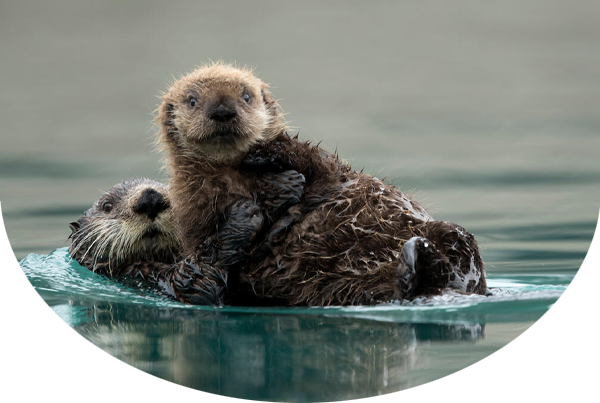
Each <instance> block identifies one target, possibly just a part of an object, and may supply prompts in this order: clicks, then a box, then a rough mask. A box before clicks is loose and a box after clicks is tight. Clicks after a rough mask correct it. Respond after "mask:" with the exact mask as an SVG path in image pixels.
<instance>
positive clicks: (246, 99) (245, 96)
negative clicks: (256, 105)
mask: <svg viewBox="0 0 600 403" xmlns="http://www.w3.org/2000/svg"><path fill="white" fill-rule="evenodd" d="M242 98H243V99H244V101H246V103H247V104H249V103H250V95H248V94H244V96H243V97H242Z"/></svg>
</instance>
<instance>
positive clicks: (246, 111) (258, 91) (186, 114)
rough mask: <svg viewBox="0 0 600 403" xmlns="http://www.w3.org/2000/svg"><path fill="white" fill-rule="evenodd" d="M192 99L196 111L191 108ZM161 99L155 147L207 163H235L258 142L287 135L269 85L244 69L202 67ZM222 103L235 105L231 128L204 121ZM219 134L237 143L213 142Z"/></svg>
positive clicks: (220, 65) (218, 64)
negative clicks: (229, 134)
mask: <svg viewBox="0 0 600 403" xmlns="http://www.w3.org/2000/svg"><path fill="white" fill-rule="evenodd" d="M244 94H248V95H249V96H250V102H249V103H246V101H244V100H243V96H244ZM192 97H193V98H195V99H196V105H195V106H194V107H192V106H190V100H191V98H192ZM162 99H163V102H162V104H161V105H160V107H159V108H158V113H157V118H156V123H157V124H158V125H159V129H160V134H159V138H158V144H159V146H161V148H163V149H165V150H166V151H167V152H173V151H176V153H177V155H189V156H195V157H201V158H203V159H205V160H206V161H207V163H212V162H217V163H218V162H220V161H231V160H234V159H236V158H237V157H239V156H240V155H242V154H244V153H245V152H247V151H248V149H249V148H250V147H251V146H252V145H253V144H255V143H256V142H258V141H261V140H268V139H270V138H272V137H274V136H275V135H277V134H279V133H281V132H282V131H285V130H286V127H285V123H284V120H283V117H282V114H281V113H280V112H279V110H278V105H277V102H276V101H275V100H274V99H273V98H272V97H271V94H270V92H269V90H268V86H267V84H265V83H264V82H263V81H262V80H260V79H258V78H256V77H255V76H254V75H253V74H252V71H251V70H249V69H246V68H236V67H234V66H231V65H228V64H224V63H221V62H217V63H212V64H209V65H205V66H202V67H200V68H197V69H196V70H194V71H193V72H191V73H189V74H188V75H185V76H183V77H181V78H180V79H179V80H177V81H176V82H175V83H173V85H172V86H171V88H170V89H169V90H168V92H167V93H165V94H163V96H162ZM220 99H229V100H233V102H235V106H236V111H237V114H238V115H237V117H236V118H234V119H233V121H232V122H231V124H229V123H227V124H219V123H217V122H214V121H212V120H211V119H209V118H208V116H207V113H208V112H209V109H210V108H211V106H213V105H214V104H215V102H219V100H220ZM222 128H226V129H227V130H228V131H230V132H233V133H235V138H234V139H228V140H227V141H224V140H223V139H222V138H220V137H218V136H214V133H215V132H218V130H219V129H222Z"/></svg>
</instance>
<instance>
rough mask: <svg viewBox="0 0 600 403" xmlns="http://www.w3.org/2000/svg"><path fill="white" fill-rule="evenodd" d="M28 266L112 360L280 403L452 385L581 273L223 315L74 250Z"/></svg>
mask: <svg viewBox="0 0 600 403" xmlns="http://www.w3.org/2000/svg"><path fill="white" fill-rule="evenodd" d="M20 263H21V267H22V268H23V270H24V271H25V274H26V275H27V277H28V278H29V280H30V281H31V283H32V284H33V286H34V287H35V288H36V289H37V291H38V292H39V293H40V295H41V296H42V297H43V298H44V300H45V301H46V302H47V303H48V304H49V305H50V307H51V308H52V309H53V310H54V312H55V313H56V314H57V315H59V316H60V317H61V318H62V319H63V320H64V321H65V322H67V323H68V324H69V325H70V326H72V327H73V328H74V329H75V330H76V331H77V332H78V333H79V334H81V335H82V336H83V337H85V338H87V339H88V340H90V341H91V342H92V343H94V344H95V345H97V346H98V347H100V348H102V349H103V350H105V351H107V352H108V353H110V354H112V355H113V356H115V357H117V358H119V359H121V360H123V361H125V362H127V363H129V364H131V365H133V366H135V367H137V368H139V369H141V370H144V371H146V372H149V373H150V374H153V375H156V376H159V377H161V378H164V379H167V380H170V381H173V382H176V383H179V384H181V385H185V386H189V387H192V388H196V389H200V390H203V391H207V392H212V393H218V394H223V395H227V396H233V397H242V398H247V399H259V400H276V401H291V400H294V401H315V400H318V401H326V400H340V399H352V398H359V397H366V396H373V395H379V394H382V393H389V392H394V391H398V390H401V389H405V388H408V387H412V386H416V385H419V384H422V383H425V382H428V381H431V380H434V379H437V378H439V377H442V376H445V375H447V374H449V373H452V372H454V371H456V370H458V369H461V368H462V367H464V366H466V365H469V364H471V363H473V362H476V361H478V360H479V359H481V358H483V357H485V356H487V355H489V354H491V353H492V352H494V351H496V350H498V349H499V348H500V347H502V346H503V345H504V344H506V343H508V342H509V341H510V340H512V339H513V338H514V337H516V336H517V335H518V334H520V333H521V332H523V331H524V330H525V329H526V328H528V327H529V326H530V325H531V324H532V323H533V322H534V321H536V320H537V319H538V318H539V317H540V316H542V315H543V314H544V313H545V312H546V311H547V310H548V308H550V307H551V306H552V304H553V303H554V302H555V301H556V300H557V298H558V297H560V295H561V294H562V292H563V291H564V290H565V288H566V286H567V285H568V284H569V282H570V281H571V279H572V277H573V274H574V273H573V271H569V270H566V271H555V272H553V273H551V274H549V273H536V274H534V273H530V274H528V275H523V274H522V273H521V274H519V273H515V274H512V275H511V274H508V273H503V274H502V275H490V276H489V284H490V287H492V288H493V295H492V296H490V297H483V296H464V295H458V294H453V293H448V294H446V295H443V296H439V297H434V298H423V299H419V300H416V301H412V302H396V303H389V304H382V305H378V306H375V307H346V308H345V307H334V308H237V307H225V308H213V307H194V306H187V305H183V304H180V303H177V302H173V301H170V300H168V299H166V298H164V297H162V296H160V295H157V294H155V293H153V292H152V290H139V289H137V288H132V287H129V286H128V285H127V284H124V283H119V282H115V281H112V280H109V279H106V278H104V277H101V276H99V275H96V274H93V273H92V272H90V271H89V270H87V269H86V268H84V267H81V266H80V265H79V264H77V262H75V261H73V260H71V259H70V257H69V255H68V252H67V249H66V248H61V249H57V250H55V251H53V252H52V253H50V254H48V255H37V254H31V255H29V256H27V257H26V258H25V259H23V260H22V261H21V262H20Z"/></svg>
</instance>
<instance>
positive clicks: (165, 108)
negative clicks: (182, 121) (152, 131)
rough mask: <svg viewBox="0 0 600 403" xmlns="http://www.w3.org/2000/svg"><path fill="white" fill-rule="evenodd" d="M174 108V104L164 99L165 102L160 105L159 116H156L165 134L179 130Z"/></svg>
mask: <svg viewBox="0 0 600 403" xmlns="http://www.w3.org/2000/svg"><path fill="white" fill-rule="evenodd" d="M173 109H174V107H173V104H172V103H170V102H168V101H167V100H164V101H163V103H162V104H161V105H160V106H159V107H158V116H157V117H156V121H157V122H158V124H159V125H160V128H161V132H162V133H163V135H172V134H174V133H175V132H177V128H176V127H175V119H174V118H175V116H174V114H173Z"/></svg>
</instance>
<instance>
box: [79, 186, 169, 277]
mask: <svg viewBox="0 0 600 403" xmlns="http://www.w3.org/2000/svg"><path fill="white" fill-rule="evenodd" d="M149 188H151V189H154V190H155V191H157V192H158V193H160V194H161V195H162V196H163V197H164V198H165V200H166V201H167V202H169V192H168V188H167V187H166V186H164V185H162V184H160V183H158V182H154V181H150V180H147V179H141V180H130V181H125V182H122V183H120V184H117V185H115V186H113V187H112V188H111V189H110V190H108V191H107V192H105V193H104V194H103V195H102V196H101V197H100V199H99V200H98V201H96V203H94V205H93V206H92V207H91V208H90V209H89V210H87V211H86V212H85V213H84V214H83V216H82V217H81V218H80V219H79V221H78V223H79V227H80V228H79V229H78V230H77V231H74V232H73V234H72V235H71V237H70V238H71V239H72V243H71V247H70V253H71V256H73V257H74V258H75V259H76V260H77V261H78V262H80V263H81V264H83V265H84V266H86V267H88V268H90V269H91V270H93V271H96V268H98V267H101V269H100V271H103V272H106V273H105V274H112V273H113V270H114V269H115V268H119V267H120V266H122V265H123V264H124V263H127V262H131V261H144V260H147V261H154V260H164V259H165V257H169V256H175V255H177V254H178V250H179V240H178V238H177V234H176V229H175V224H174V222H173V221H174V219H173V211H172V209H171V208H168V209H166V210H165V211H163V212H161V213H160V214H159V215H158V216H157V217H156V218H155V219H154V221H151V220H150V219H149V218H148V217H147V216H145V215H143V214H137V213H135V212H134V206H135V205H136V204H137V203H138V201H139V199H140V197H141V195H142V193H143V192H144V190H146V189H149ZM107 202H108V203H111V204H112V205H113V206H114V207H113V210H112V211H111V212H110V213H106V212H104V211H103V209H102V206H103V205H104V204H105V203H107ZM149 231H156V233H157V235H156V236H154V237H151V238H149V237H147V236H146V235H147V234H148V232H149Z"/></svg>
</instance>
